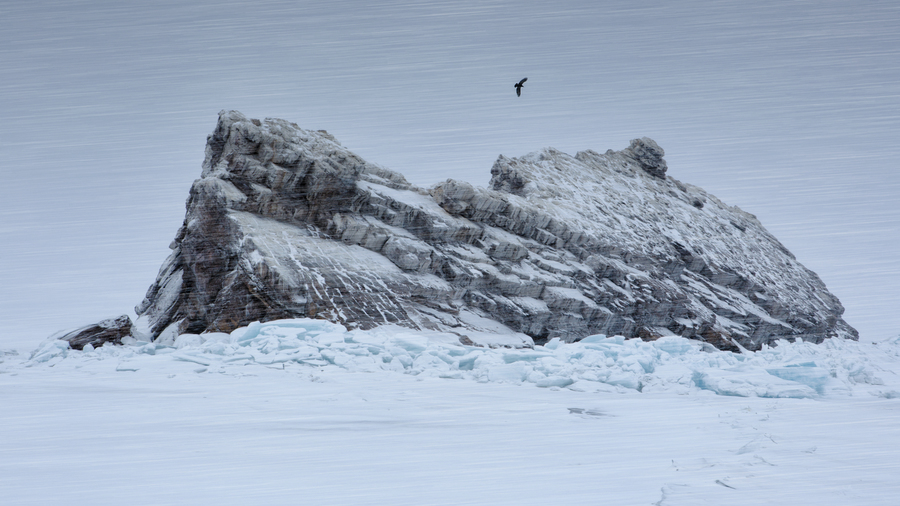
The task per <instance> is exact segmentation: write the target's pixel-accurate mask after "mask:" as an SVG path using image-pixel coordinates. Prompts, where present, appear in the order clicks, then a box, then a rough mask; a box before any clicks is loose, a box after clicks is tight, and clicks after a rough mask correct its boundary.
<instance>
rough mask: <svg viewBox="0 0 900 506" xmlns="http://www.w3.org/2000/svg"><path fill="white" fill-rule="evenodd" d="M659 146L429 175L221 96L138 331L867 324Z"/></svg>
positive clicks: (525, 334)
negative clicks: (370, 157)
mask: <svg viewBox="0 0 900 506" xmlns="http://www.w3.org/2000/svg"><path fill="white" fill-rule="evenodd" d="M663 154H664V152H663V150H662V149H661V148H660V147H659V146H657V145H656V143H655V142H653V141H652V140H650V139H647V138H643V139H636V140H634V141H632V142H631V145H630V146H629V147H628V148H626V149H624V150H622V151H607V152H606V153H605V154H600V153H596V152H593V151H584V152H580V153H577V154H576V155H575V156H571V155H568V154H565V153H561V152H559V151H556V150H554V149H552V148H547V149H544V150H541V151H539V152H536V153H531V154H528V155H526V156H523V157H521V158H506V157H503V156H501V157H500V158H499V159H498V160H497V162H496V163H495V164H494V167H493V168H492V169H491V174H492V179H491V181H490V185H489V188H487V189H485V188H479V187H475V186H473V185H471V184H468V183H465V182H460V181H454V180H447V181H446V182H443V183H440V184H438V185H436V186H434V187H432V188H429V189H424V188H419V187H416V186H414V185H411V184H410V183H408V182H407V181H406V180H405V179H404V177H403V176H402V175H400V174H398V173H396V172H393V171H390V170H388V169H385V168H383V167H381V166H378V165H376V164H372V163H369V162H366V161H364V160H362V159H361V158H360V157H358V156H356V155H355V154H353V153H351V152H350V151H348V150H347V149H345V148H343V147H342V146H341V145H340V144H339V143H338V142H337V141H336V140H335V139H334V138H333V137H332V136H331V135H329V134H328V133H326V132H324V131H310V130H303V129H301V128H299V127H298V126H297V125H295V124H293V123H289V122H287V121H284V120H280V119H265V120H263V121H259V120H256V119H248V118H246V117H245V116H243V115H242V114H240V113H238V112H236V111H223V112H222V113H220V115H219V121H218V124H217V125H216V128H215V131H214V132H213V133H212V134H211V135H210V136H209V138H208V140H207V147H206V159H205V161H204V163H203V172H202V174H201V178H200V179H198V180H197V181H195V182H194V185H193V187H192V188H191V191H190V197H189V199H188V202H187V214H186V217H185V222H184V225H183V226H182V227H181V229H180V230H179V231H178V233H177V236H176V238H175V240H174V241H173V243H172V245H171V248H172V254H171V255H170V257H169V258H168V260H167V261H166V262H165V264H164V265H163V266H162V268H161V269H160V272H159V276H158V278H157V279H156V281H155V282H154V283H153V285H152V286H151V287H150V290H149V291H148V293H147V296H146V298H145V299H144V301H143V302H142V303H141V304H140V305H139V306H138V307H137V308H136V311H137V314H138V315H139V319H138V322H136V329H135V330H134V331H133V332H135V333H140V332H145V333H146V334H148V335H149V336H150V337H152V338H155V339H159V338H163V339H168V338H173V337H174V336H178V335H181V334H185V333H194V334H199V333H202V332H231V331H233V330H234V329H236V328H238V327H240V326H243V325H247V324H249V323H251V322H254V321H263V322H264V321H271V320H276V319H282V318H296V317H311V318H319V319H327V320H330V321H332V322H336V323H340V324H342V325H345V326H347V327H349V328H362V329H368V328H373V327H375V326H378V325H383V324H396V325H400V326H404V327H408V328H412V329H420V330H434V331H441V332H450V333H453V334H455V335H457V336H459V339H460V341H462V342H463V343H464V344H471V343H476V344H477V343H479V342H480V343H482V344H499V345H511V346H530V345H532V344H533V343H534V342H537V343H544V342H548V341H549V340H551V339H553V338H560V339H561V340H562V341H563V342H573V341H577V340H579V339H581V338H583V337H585V336H589V335H596V334H605V335H621V336H624V337H628V338H633V337H640V338H643V339H645V340H654V339H658V338H659V337H662V336H666V335H680V336H684V337H688V338H693V339H697V340H701V341H706V342H708V343H710V344H712V345H713V346H716V347H718V348H721V349H736V348H737V347H739V346H742V347H745V348H748V349H754V350H756V349H760V348H761V347H762V346H763V345H764V344H768V343H773V342H775V341H776V340H778V339H791V340H797V339H799V340H804V341H810V342H815V343H819V342H822V341H823V340H824V339H826V338H829V337H842V338H850V339H856V338H857V333H856V331H855V330H854V329H853V328H851V327H850V326H849V325H847V323H845V322H844V321H843V320H842V319H841V314H842V313H843V307H842V306H841V304H840V302H839V301H838V300H837V298H836V297H835V296H834V295H832V294H831V293H829V292H828V290H827V289H826V288H825V285H824V284H823V283H822V281H821V280H820V279H819V278H818V276H816V275H815V273H813V272H811V271H810V270H808V269H806V268H805V267H803V266H802V265H801V264H800V263H799V262H797V260H796V259H795V258H794V256H793V255H792V254H791V253H790V252H789V251H788V250H787V249H785V248H784V246H782V245H781V244H780V243H779V242H778V241H777V240H776V239H775V238H774V237H773V236H772V235H771V234H769V233H768V232H767V231H766V230H765V229H764V228H763V226H762V225H761V224H760V223H759V222H758V221H757V220H756V218H755V217H754V216H753V215H751V214H749V213H746V212H744V211H742V210H740V209H738V208H736V207H730V206H727V205H725V204H724V203H722V202H720V201H719V200H718V199H716V198H715V197H714V196H712V195H710V194H708V193H706V192H705V191H703V190H702V189H700V188H697V187H695V186H691V185H688V184H684V183H681V182H679V181H677V180H675V179H673V178H672V177H669V176H667V175H666V170H667V167H666V162H665V160H664V159H663ZM485 336H493V337H492V338H488V337H485Z"/></svg>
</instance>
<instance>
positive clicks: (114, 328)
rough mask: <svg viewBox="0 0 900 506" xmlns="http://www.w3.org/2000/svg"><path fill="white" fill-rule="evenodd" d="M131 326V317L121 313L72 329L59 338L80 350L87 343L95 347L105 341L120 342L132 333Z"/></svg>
mask: <svg viewBox="0 0 900 506" xmlns="http://www.w3.org/2000/svg"><path fill="white" fill-rule="evenodd" d="M132 326H133V324H132V323H131V318H129V317H128V315H122V316H120V317H118V318H110V319H108V320H103V321H101V322H99V323H97V324H94V325H88V326H86V327H82V328H80V329H78V330H73V331H72V332H69V333H68V334H66V335H64V336H62V337H60V338H59V339H60V340H61V341H68V342H69V346H71V347H72V348H74V349H76V350H82V349H84V347H85V346H87V345H91V346H93V347H94V348H97V347H100V346H103V345H104V344H106V343H113V344H122V339H123V338H126V337H128V336H131V335H132V330H133V329H132Z"/></svg>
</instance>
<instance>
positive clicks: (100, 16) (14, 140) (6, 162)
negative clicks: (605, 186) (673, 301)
mask: <svg viewBox="0 0 900 506" xmlns="http://www.w3.org/2000/svg"><path fill="white" fill-rule="evenodd" d="M526 76H527V77H528V82H527V83H526V85H525V88H524V90H523V93H522V97H519V98H517V97H516V96H515V90H514V88H513V84H514V83H515V82H517V81H518V80H519V79H521V78H522V77H526ZM221 109H237V110H240V111H241V112H243V113H245V114H247V115H248V116H251V117H266V116H274V117H281V118H285V119H288V120H290V121H294V122H296V123H298V124H299V125H300V126H301V127H303V128H309V129H326V130H328V131H329V132H331V133H332V134H334V135H335V136H336V137H337V138H338V139H339V140H340V141H341V142H342V143H343V144H344V145H345V146H346V147H348V148H349V149H351V150H353V151H355V152H357V153H358V154H360V155H361V156H363V157H364V158H366V159H367V160H370V161H372V162H376V163H380V164H382V165H385V166H387V167H390V168H392V169H395V170H398V171H400V172H402V173H404V174H405V175H406V176H407V178H408V179H410V180H411V181H413V182H415V183H418V184H422V185H428V184H432V183H435V182H438V181H441V180H444V179H446V178H449V177H452V178H455V179H462V180H467V181H470V182H472V183H475V184H479V185H484V184H486V182H487V180H488V178H489V171H490V167H491V165H492V163H493V161H494V159H495V158H496V157H497V155H499V154H501V153H502V154H504V155H506V156H519V155H523V154H525V153H527V152H530V151H535V150H537V149H540V148H542V147H545V146H553V147H555V148H557V149H560V150H562V151H566V152H569V153H572V154H574V153H575V152H576V151H578V150H583V149H593V150H595V151H601V152H602V151H605V150H606V149H609V148H612V149H622V148H624V147H626V146H627V145H628V141H629V140H630V139H632V138H635V137H642V136H648V137H651V138H653V139H655V140H656V141H657V142H658V143H659V144H660V145H661V146H662V147H663V148H664V149H665V150H666V159H667V161H668V163H669V174H670V175H671V176H673V177H675V178H676V179H679V180H682V181H685V182H689V183H692V184H696V185H698V186H701V187H703V188H705V189H706V190H708V191H710V192H712V193H714V194H715V195H716V196H718V197H719V198H721V199H722V200H724V201H725V202H727V203H729V204H732V205H738V206H740V207H741V208H742V209H744V210H746V211H749V212H751V213H753V214H756V215H757V216H758V217H759V218H760V220H761V221H762V223H763V224H764V225H765V226H766V227H767V228H768V229H769V230H770V231H771V232H773V233H774V234H775V236H776V237H778V238H779V240H781V242H783V243H784V244H785V245H786V246H787V247H788V248H789V249H790V250H791V251H792V252H793V253H794V254H795V255H796V256H797V258H798V259H799V260H800V261H801V262H803V263H804V264H805V265H806V266H807V267H809V268H811V269H812V270H814V271H816V272H817V273H818V274H819V275H820V277H822V279H823V280H824V281H825V283H826V285H827V286H828V287H829V289H830V290H831V291H832V292H834V293H835V294H836V295H837V296H838V297H839V298H840V299H841V301H842V302H843V304H844V305H845V307H847V313H846V319H847V321H848V322H849V323H850V324H851V325H853V326H855V327H856V328H857V329H858V330H860V332H861V333H862V334H863V338H865V339H881V338H884V337H888V336H892V335H897V334H898V333H900V311H898V306H900V255H898V254H897V250H898V249H900V206H898V202H900V198H898V194H900V171H898V170H897V169H898V167H897V164H898V159H900V147H898V146H900V143H898V133H900V4H898V3H897V2H895V1H861V2H853V3H851V2H846V1H843V0H834V1H815V2H813V1H809V2H802V1H798V2H782V1H760V2H747V1H746V0H735V1H705V2H700V1H696V2H691V1H685V2H667V1H656V2H635V1H633V0H630V1H624V0H623V1H610V2H602V3H601V2H593V1H580V2H564V1H560V2H538V1H528V0H517V1H485V0H479V1H453V2H437V1H430V2H361V1H341V0H332V1H328V2H304V1H296V0H294V1H290V2H282V1H254V2H230V3H229V2H222V1H219V2H211V1H207V0H201V1H191V0H173V1H165V2H163V1H147V2H143V3H141V4H133V3H123V2H114V1H109V2H100V1H89V2H78V1H43V0H39V1H35V2H12V1H7V0H4V1H0V113H2V121H0V171H2V179H3V185H2V186H0V260H2V262H0V281H2V282H0V339H3V340H14V339H18V340H22V339H27V340H30V341H34V342H37V341H39V340H41V339H43V338H44V337H45V336H46V335H48V334H50V333H52V332H54V331H56V330H59V329H62V328H68V327H73V326H79V325H83V324H87V323H92V322H94V321H97V320H99V319H101V318H105V317H109V316H116V315H118V314H122V313H128V312H130V311H131V309H132V307H133V306H134V305H135V304H136V303H138V302H139V301H140V299H141V298H142V297H143V295H144V292H145V290H146V289H147V287H148V286H149V285H150V283H151V282H152V281H153V279H154V277H155V275H156V271H157V269H158V268H159V266H160V264H161V263H162V261H163V259H164V258H165V256H166V255H167V254H168V249H167V246H168V244H169V242H170V241H171V240H172V238H173V237H174V234H175V231H176V230H177V228H178V226H179V225H180V224H181V220H182V219H183V216H184V200H185V198H186V197H187V194H188V189H189V187H190V184H191V182H192V181H193V179H195V178H196V177H198V176H199V174H200V163H201V161H202V159H203V149H204V143H205V139H206V135H207V134H208V133H210V132H211V131H212V129H213V127H214V126H215V121H216V114H217V113H218V111H219V110H221ZM3 333H9V335H3Z"/></svg>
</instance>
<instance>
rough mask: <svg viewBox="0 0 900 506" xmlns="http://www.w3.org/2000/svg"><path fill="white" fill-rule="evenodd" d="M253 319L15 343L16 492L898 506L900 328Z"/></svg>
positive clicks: (3, 420) (6, 439) (11, 370)
mask: <svg viewBox="0 0 900 506" xmlns="http://www.w3.org/2000/svg"><path fill="white" fill-rule="evenodd" d="M455 337H456V336H452V335H448V334H439V333H421V332H411V331H409V330H405V329H401V328H397V327H384V328H379V329H375V330H371V331H358V330H355V331H347V330H345V329H344V328H343V327H340V326H338V325H334V324H330V323H325V322H321V321H313V320H283V321H279V322H270V323H266V324H261V325H260V324H253V325H251V326H249V327H247V328H242V329H238V330H236V331H235V332H233V333H231V334H206V335H201V336H197V335H181V336H178V337H177V338H175V339H174V340H173V341H170V342H169V343H142V342H132V343H129V344H127V345H125V346H104V347H101V348H98V349H96V350H86V351H75V350H71V349H67V348H66V347H65V346H61V345H60V343H59V342H54V341H47V342H45V343H43V344H42V345H41V346H39V347H38V348H37V349H36V350H34V351H33V352H30V353H25V352H17V351H15V350H12V349H5V351H4V350H0V353H2V354H0V406H2V407H3V409H2V410H0V497H2V498H3V501H2V502H3V503H4V504H16V505H26V504H72V505H76V504H90V505H103V504H117V505H120V504H130V505H141V504H148V505H149V504H154V505H156V504H220V505H226V504H242V505H243V504H268V505H273V504H348V505H350V504H352V505H357V504H391V505H405V504H409V505H422V504H492V505H494V504H510V505H513V504H514V505H517V506H518V505H528V504H648V505H649V504H660V505H676V504H717V505H718V504H730V505H735V504H748V505H758V504H786V505H787V504H790V505H796V504H816V505H817V506H821V505H831V504H834V505H846V504H854V505H864V504H865V505H869V504H872V505H874V504H884V505H893V504H896V500H897V497H900V479H898V476H900V459H898V458H897V455H900V423H898V422H900V374H898V371H900V338H896V339H893V340H889V341H882V342H878V343H866V342H863V343H857V342H852V341H843V340H829V341H827V342H825V343H824V344H821V345H810V344H807V343H787V342H782V343H781V344H780V345H779V346H778V347H776V348H771V349H764V350H762V351H760V352H757V353H745V354H733V353H728V352H720V351H714V350H710V349H703V348H702V347H701V346H700V345H699V344H697V343H694V342H691V341H688V340H685V339H682V338H675V337H670V338H663V339H660V340H659V341H656V342H652V343H646V342H642V341H638V340H629V341H625V340H623V339H621V338H615V337H612V338H606V337H602V336H594V337H590V338H587V339H585V340H583V341H581V342H579V343H574V344H564V343H559V342H558V341H551V342H550V343H548V344H547V345H546V346H537V347H535V348H534V349H509V348H486V347H467V346H461V345H459V344H457V341H456V339H455Z"/></svg>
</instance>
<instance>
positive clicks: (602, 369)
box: [26, 319, 900, 398]
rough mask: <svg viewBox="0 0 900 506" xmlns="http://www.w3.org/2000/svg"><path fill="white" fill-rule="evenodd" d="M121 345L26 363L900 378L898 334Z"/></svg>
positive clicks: (688, 383)
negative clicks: (772, 341) (526, 345)
mask: <svg viewBox="0 0 900 506" xmlns="http://www.w3.org/2000/svg"><path fill="white" fill-rule="evenodd" d="M487 337H489V336H487ZM126 341H127V342H126V345H125V346H102V347H100V348H96V349H94V348H93V347H91V346H85V348H84V351H75V350H72V349H70V348H69V347H68V346H67V344H66V342H65V341H58V340H49V341H48V342H47V343H45V344H44V345H43V346H42V347H40V348H39V349H37V350H35V352H34V353H32V355H31V357H30V359H29V360H28V361H27V363H26V365H29V366H33V367H34V366H44V365H51V366H55V367H58V368H60V367H64V365H63V363H64V362H70V363H72V366H74V367H81V365H80V364H81V363H83V362H84V361H91V362H95V361H97V360H100V361H103V360H108V361H109V362H110V363H115V364H117V365H116V370H118V371H138V370H140V369H142V368H160V367H162V368H172V367H173V366H172V365H171V364H172V361H174V362H176V363H181V364H188V365H189V366H190V367H192V368H193V369H192V371H193V372H196V373H222V374H238V375H239V374H246V373H252V367H253V366H257V367H259V366H262V367H269V368H276V369H279V370H285V371H289V372H290V371H293V372H295V373H300V374H302V373H304V372H309V371H314V370H315V369H317V368H321V367H337V368H340V369H344V370H347V371H350V372H368V373H374V372H380V371H383V372H394V373H400V374H410V375H417V376H426V377H440V378H454V379H468V380H474V381H479V382H492V383H512V384H522V385H533V386H537V387H545V388H553V387H556V388H570V389H575V390H580V391H591V392H619V393H628V392H643V393H654V392H655V393H662V392H669V393H675V394H681V395H696V394H703V393H704V392H706V393H714V394H718V395H731V396H740V397H791V398H819V397H822V396H836V395H837V396H847V395H859V394H863V393H865V394H868V395H875V396H880V397H885V398H895V397H900V377H898V376H897V374H896V373H894V372H893V370H894V369H896V363H897V361H898V360H900V338H895V339H893V340H891V341H888V342H885V343H879V344H878V345H874V344H865V343H858V342H855V341H849V340H844V339H839V338H838V339H831V340H829V341H827V342H825V343H823V344H820V345H814V344H811V343H807V342H802V341H801V342H794V343H789V342H787V341H782V342H781V343H779V345H778V346H777V347H775V348H769V347H764V348H763V349H761V350H760V351H757V352H749V351H748V352H743V353H732V352H728V351H719V350H716V349H715V348H713V347H712V346H710V345H708V344H705V343H700V342H697V341H695V340H689V339H685V338H683V337H677V336H667V337H662V338H659V339H657V340H655V341H652V342H646V341H642V340H640V339H625V338H624V337H623V336H614V337H605V336H603V335H594V336H588V337H586V338H584V339H582V340H580V341H578V342H575V343H565V342H563V341H561V340H560V339H558V338H555V339H552V340H550V341H549V342H547V343H546V344H544V345H537V346H535V347H534V348H533V349H512V348H502V347H501V348H490V347H484V346H466V345H462V344H460V343H459V342H458V336H456V335H455V334H447V333H442V332H434V331H413V330H410V329H406V328H403V327H398V326H395V325H390V326H381V327H377V328H374V329H371V330H368V331H364V330H360V329H356V330H347V329H346V328H345V327H343V326H341V325H338V324H334V323H329V322H326V321H324V320H310V319H292V320H279V321H272V322H267V323H259V322H254V323H252V324H250V325H249V326H247V327H241V328H238V329H236V330H234V331H232V332H231V333H222V332H212V333H206V334H199V335H198V334H181V335H178V336H173V337H172V338H171V339H170V340H168V341H167V342H161V341H156V342H152V343H151V342H146V341H136V340H134V339H131V340H126ZM167 363H168V364H170V365H166V364H167ZM248 367H250V368H251V369H248ZM173 370H174V369H173Z"/></svg>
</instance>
